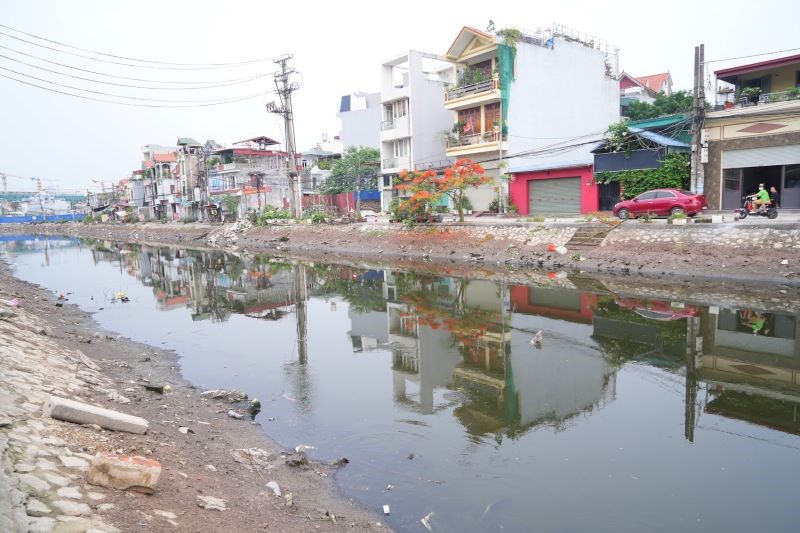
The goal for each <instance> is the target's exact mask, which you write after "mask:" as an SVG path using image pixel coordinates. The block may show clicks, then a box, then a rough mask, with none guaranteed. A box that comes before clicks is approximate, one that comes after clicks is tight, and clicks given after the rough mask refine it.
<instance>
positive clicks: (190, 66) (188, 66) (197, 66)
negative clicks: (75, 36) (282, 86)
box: [0, 24, 269, 70]
mask: <svg viewBox="0 0 800 533" xmlns="http://www.w3.org/2000/svg"><path fill="white" fill-rule="evenodd" d="M0 26H3V27H4V28H8V26H5V25H2V24H0ZM10 29H12V30H13V28H10ZM14 31H19V30H14ZM20 33H24V32H20ZM0 35H4V36H6V37H9V38H11V39H14V40H17V41H20V42H23V43H27V44H30V45H33V46H38V47H39V48H45V49H47V50H52V51H53V52H58V53H60V54H66V55H71V56H75V57H80V58H83V59H89V60H90V61H98V62H100V63H109V64H111V65H122V66H126V67H135V68H149V69H156V70H215V69H223V68H234V67H241V66H246V65H252V64H254V63H263V62H265V61H269V60H268V59H252V60H249V61H239V62H231V63H172V62H166V61H151V60H147V59H137V58H132V57H125V56H116V55H113V54H106V53H103V52H96V51H94V50H85V49H83V48H78V47H76V46H71V45H67V44H62V43H58V44H59V46H66V47H69V48H74V49H76V50H83V51H88V52H90V53H92V54H98V55H102V56H105V57H113V58H118V59H126V60H128V61H137V62H141V63H153V65H137V64H133V63H123V62H120V61H112V60H109V59H100V58H97V57H92V56H87V55H83V54H76V53H74V52H67V51H66V50H61V49H59V48H54V47H52V46H47V45H45V44H40V43H36V42H34V41H29V40H27V39H23V38H21V37H17V36H15V35H11V34H9V33H6V32H3V31H0ZM26 35H30V34H26ZM35 38H36V39H41V40H43V41H48V42H57V41H51V40H50V39H46V38H44V37H35ZM157 65H173V66H157Z"/></svg>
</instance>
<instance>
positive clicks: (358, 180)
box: [321, 146, 381, 213]
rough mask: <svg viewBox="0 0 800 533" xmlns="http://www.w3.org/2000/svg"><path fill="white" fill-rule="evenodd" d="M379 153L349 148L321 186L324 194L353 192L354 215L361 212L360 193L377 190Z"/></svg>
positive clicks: (379, 168)
mask: <svg viewBox="0 0 800 533" xmlns="http://www.w3.org/2000/svg"><path fill="white" fill-rule="evenodd" d="M380 158H381V153H380V151H379V150H377V149H375V148H368V147H366V146H359V147H355V146H351V147H349V148H348V149H347V150H345V151H344V154H342V158H341V159H339V160H338V161H336V163H335V164H334V165H333V169H332V170H331V175H330V177H328V179H326V180H325V183H323V184H322V186H321V189H322V191H323V192H326V193H329V194H330V193H340V192H355V193H356V213H359V212H360V211H361V198H360V196H361V195H360V194H359V193H360V192H361V191H362V190H369V189H377V188H378V175H380V173H381V162H380Z"/></svg>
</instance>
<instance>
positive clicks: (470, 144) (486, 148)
mask: <svg viewBox="0 0 800 533" xmlns="http://www.w3.org/2000/svg"><path fill="white" fill-rule="evenodd" d="M501 137H502V139H501ZM499 150H508V141H507V139H506V138H505V137H504V136H501V134H500V131H487V132H484V133H478V134H475V135H454V136H451V137H449V138H448V139H447V151H446V154H447V157H463V156H466V155H469V154H480V153H485V152H497V151H499Z"/></svg>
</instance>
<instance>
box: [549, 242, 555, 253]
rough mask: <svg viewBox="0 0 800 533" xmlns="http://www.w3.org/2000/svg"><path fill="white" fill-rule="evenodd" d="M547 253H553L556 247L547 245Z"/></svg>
mask: <svg viewBox="0 0 800 533" xmlns="http://www.w3.org/2000/svg"><path fill="white" fill-rule="evenodd" d="M547 251H548V252H555V251H556V245H555V244H548V245H547Z"/></svg>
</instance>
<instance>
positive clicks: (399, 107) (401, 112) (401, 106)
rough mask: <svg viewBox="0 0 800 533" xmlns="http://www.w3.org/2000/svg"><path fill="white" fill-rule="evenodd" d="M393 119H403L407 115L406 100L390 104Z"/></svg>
mask: <svg viewBox="0 0 800 533" xmlns="http://www.w3.org/2000/svg"><path fill="white" fill-rule="evenodd" d="M392 109H393V112H394V118H399V117H404V116H406V115H407V114H408V100H398V101H396V102H395V103H393V104H392Z"/></svg>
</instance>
